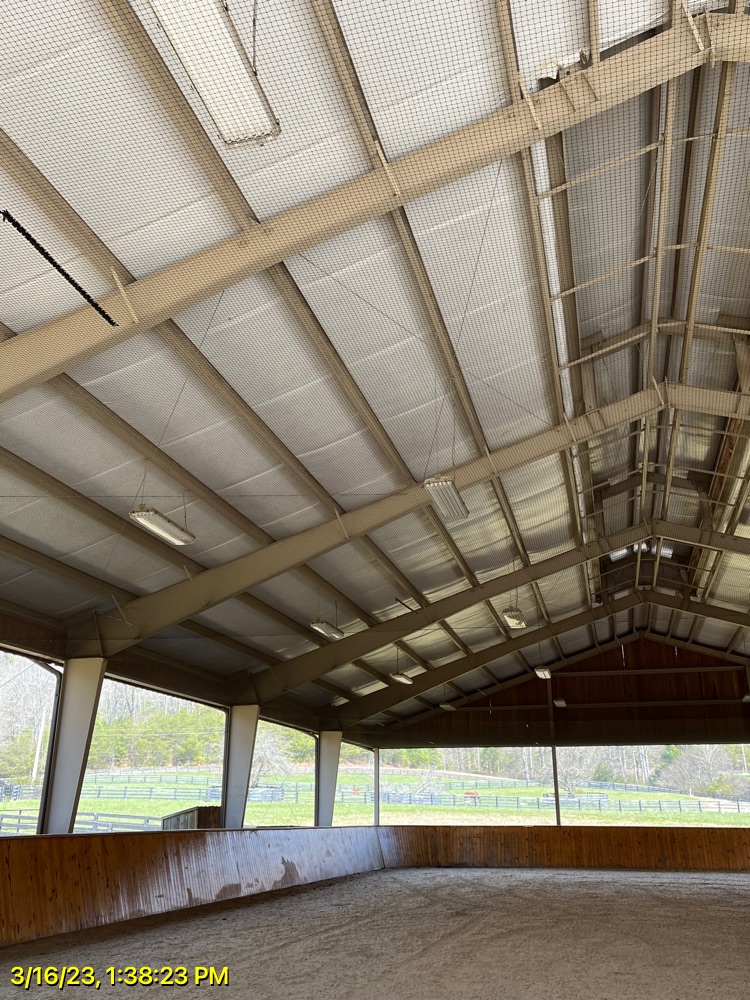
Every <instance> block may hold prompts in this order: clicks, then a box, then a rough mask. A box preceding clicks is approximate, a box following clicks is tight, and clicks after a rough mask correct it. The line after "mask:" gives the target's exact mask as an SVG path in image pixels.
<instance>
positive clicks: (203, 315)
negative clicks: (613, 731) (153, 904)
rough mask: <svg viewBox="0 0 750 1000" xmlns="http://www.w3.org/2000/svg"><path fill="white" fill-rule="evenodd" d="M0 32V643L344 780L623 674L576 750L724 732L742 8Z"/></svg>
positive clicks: (729, 715) (739, 408) (246, 18)
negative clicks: (324, 732) (308, 755)
mask: <svg viewBox="0 0 750 1000" xmlns="http://www.w3.org/2000/svg"><path fill="white" fill-rule="evenodd" d="M0 38H1V39H3V41H4V46H3V49H4V51H5V52H6V53H7V57H6V59H5V61H4V63H3V65H2V67H0V125H2V131H0V211H2V212H3V213H4V215H3V221H2V222H1V223H0V340H1V341H2V343H0V428H1V432H0V441H1V445H2V446H1V447H0V644H4V645H6V646H8V647H15V648H23V649H26V650H30V651H32V652H36V653H38V654H40V655H46V656H51V657H57V658H65V657H71V656H101V655H103V656H105V657H106V658H107V661H108V673H109V674H110V675H111V676H114V677H121V678H124V679H129V680H134V681H137V682H139V683H146V684H149V685H152V686H155V687H159V688H163V689H165V690H170V691H173V692H177V693H183V694H186V695H190V696H192V697H199V698H203V699H206V700H209V701H212V702H215V703H218V704H227V705H228V704H241V703H248V702H250V703H259V704H260V705H261V707H262V714H263V715H264V717H266V718H269V719H274V720H276V721H280V722H286V723H290V724H293V725H297V726H301V727H303V728H307V729H310V730H313V731H315V730H319V729H321V728H328V729H330V728H342V729H343V730H344V732H345V734H346V735H347V738H350V739H352V740H354V741H355V742H362V743H364V744H366V745H371V746H377V745H391V746H392V745H407V744H408V743H409V741H412V742H413V741H421V742H422V744H424V742H432V741H439V742H443V743H451V742H467V741H468V742H469V743H471V742H472V741H483V742H486V741H493V740H497V739H500V740H501V739H506V740H508V739H511V738H512V739H515V740H518V739H520V738H521V737H522V736H523V733H522V731H521V730H520V729H519V728H518V727H517V726H516V724H517V723H518V724H519V725H520V721H519V720H521V717H522V715H523V712H524V711H529V709H528V708H519V706H522V705H524V704H526V703H527V702H525V701H524V699H527V700H528V699H529V698H530V699H531V701H530V702H528V704H536V702H535V701H534V699H535V698H537V699H538V698H540V697H542V695H540V694H539V692H540V691H541V692H544V691H546V690H547V688H546V687H545V684H546V683H547V682H546V681H542V680H540V679H539V678H538V676H537V674H536V673H535V669H538V668H542V667H545V668H548V669H549V670H550V672H551V674H552V675H553V680H554V681H555V682H556V680H557V678H559V677H562V676H564V675H565V674H566V673H568V674H571V676H572V673H571V672H572V671H573V668H574V665H576V664H585V663H588V662H589V661H590V667H589V673H590V674H593V673H594V672H595V669H597V668H601V669H602V670H609V671H610V673H609V674H607V675H606V676H615V673H616V670H615V667H613V666H612V657H613V656H614V657H615V659H616V658H617V656H619V655H620V654H622V663H621V665H620V668H619V669H621V671H622V674H623V676H624V675H625V674H626V673H628V672H629V673H631V674H632V685H631V687H629V688H627V689H623V691H621V692H620V695H619V696H618V699H614V698H609V699H607V698H605V697H603V695H602V691H601V690H600V689H599V688H598V687H597V688H596V696H595V697H594V694H593V693H592V698H591V699H589V702H590V711H589V713H588V714H587V712H586V710H585V708H582V707H581V705H579V708H578V709H577V713H578V714H577V715H576V714H571V715H569V716H568V718H569V719H570V720H573V721H572V722H570V723H569V726H570V739H571V741H572V742H575V739H576V738H578V739H582V738H585V727H586V725H588V724H589V723H590V722H591V720H592V719H593V718H594V717H595V718H596V724H597V725H600V724H601V725H604V723H602V719H604V720H605V722H606V720H607V719H609V720H610V722H611V723H612V724H613V725H614V724H615V723H617V725H620V727H621V731H622V733H623V738H625V736H627V735H631V736H633V737H635V736H636V735H637V733H638V727H639V726H644V725H645V726H647V727H651V728H650V729H649V731H650V732H652V735H653V738H654V739H657V735H658V733H659V732H661V733H662V734H664V733H666V732H667V731H670V732H672V731H674V732H678V729H679V727H677V728H674V727H673V728H672V729H671V730H670V729H669V726H670V721H669V720H672V722H674V719H675V717H676V715H675V713H677V715H679V713H682V715H680V719H681V720H682V723H684V726H683V728H682V729H679V733H680V734H681V735H682V736H683V737H685V736H688V737H689V736H690V732H691V730H690V726H691V725H694V729H693V730H692V731H693V732H694V733H695V734H699V735H700V738H702V739H705V738H706V735H707V733H709V732H710V734H713V738H718V737H720V736H721V734H722V732H724V731H726V732H728V731H729V729H731V730H732V732H733V733H734V732H739V731H740V729H742V728H743V727H745V728H747V727H748V726H750V705H748V703H747V702H743V700H742V699H743V696H744V695H746V694H747V693H748V691H749V690H750V688H749V687H748V676H747V670H746V667H747V663H748V662H750V661H748V659H747V646H746V642H747V640H746V636H747V630H748V628H750V560H749V559H748V556H749V555H750V506H749V504H748V500H749V499H750V434H749V431H750V343H749V340H748V338H749V337H750V192H749V190H748V177H749V176H750V171H749V170H748V167H749V166H750V145H749V140H750V114H749V112H750V16H748V14H747V12H746V10H745V8H744V7H743V6H742V4H740V5H738V4H737V3H736V2H735V0H732V2H731V3H730V4H729V6H728V7H727V5H726V2H724V3H708V4H706V3H704V2H697V3H696V2H693V0H691V2H687V0H682V2H676V0H648V2H645V3H644V2H643V0H638V2H636V0H625V2H617V3H615V2H614V0H572V2H570V3H566V4H562V5H560V4H552V3H550V2H548V0H543V2H541V3H537V4H533V5H531V4H527V3H523V2H522V0H469V2H466V3H462V4H455V3H453V2H451V0H424V2H414V3H403V2H397V0H388V2H386V3H383V2H382V0H356V2H354V0H303V2H299V0H257V3H255V4H253V3H246V2H238V0H230V3H229V4H228V5H224V4H222V3H219V2H218V0H191V2H190V3H187V4H177V3H174V2H173V0H129V2H125V0H71V2H70V3H68V4H65V5H60V4H55V3H52V2H51V0H42V2H40V3H37V4H35V5H34V8H33V10H32V9H31V8H29V6H28V5H27V4H25V3H23V2H21V0H11V2H9V3H7V4H5V5H4V6H3V8H2V10H0ZM626 649H627V650H628V654H627V657H626V656H625V650H626ZM666 649H669V654H668V655H669V656H676V657H677V661H675V662H676V663H678V665H680V669H683V668H684V670H685V671H688V668H690V670H692V671H693V672H696V671H698V672H700V671H701V670H703V671H704V674H705V680H704V682H702V683H701V684H700V685H697V686H696V685H695V684H693V685H692V686H690V685H688V684H687V682H686V684H685V691H686V694H687V697H688V698H690V699H691V700H692V702H693V704H692V708H691V710H690V712H688V713H687V715H685V713H684V712H683V708H682V707H680V706H679V705H678V706H677V707H675V698H674V692H672V696H670V697H667V698H665V697H662V694H660V689H659V686H658V683H657V682H656V681H654V682H653V684H652V687H651V688H649V684H650V683H651V682H650V681H648V680H646V681H644V680H643V679H641V680H639V681H638V683H636V681H635V677H636V675H634V674H633V671H634V670H636V669H638V664H639V663H640V664H641V666H643V667H648V665H649V663H651V662H652V661H653V662H654V663H657V661H658V663H659V664H660V665H661V668H663V670H667V671H669V670H672V671H673V672H674V669H676V667H675V664H674V663H672V662H671V661H669V662H666V661H664V659H663V658H664V655H665V650H666ZM675 651H676V652H675ZM722 663H723V665H724V667H726V670H725V671H724V673H721V677H722V678H723V680H722V684H723V687H721V686H720V685H719V686H718V687H717V685H718V681H717V680H716V678H717V677H718V676H719V673H717V669H716V668H717V665H720V664H722ZM580 669H581V668H580V667H579V668H578V670H580ZM613 671H614V673H613ZM647 676H655V675H647ZM670 676H671V675H670ZM638 677H641V675H638ZM601 682H602V678H600V679H599V681H598V682H597V683H599V684H601ZM659 683H666V682H664V678H663V677H662V678H661V679H660V680H659ZM644 684H645V685H646V687H645V688H644ZM594 687H596V685H594V686H593V687H592V688H591V690H592V692H593V691H594ZM521 689H523V691H524V692H526V693H524V694H523V697H521V696H520V695H517V692H518V691H519V690H521ZM550 690H551V688H550ZM528 692H531V694H529V693H528ZM535 692H536V693H535ZM519 697H521V700H520V701H519V700H518V698H519ZM546 697H547V695H546V694H543V699H546ZM504 698H505V699H507V708H508V712H509V714H508V715H507V718H508V719H510V718H511V716H512V718H513V720H514V721H513V725H511V726H510V727H508V729H507V732H506V733H505V735H503V736H500V737H498V735H497V731H496V730H495V731H493V732H494V736H493V733H492V732H490V728H489V726H488V721H487V720H488V717H489V716H488V713H484V712H479V711H477V712H470V711H469V710H468V709H469V708H470V707H471V706H474V707H476V708H481V707H484V708H497V707H498V706H499V705H502V704H505V702H504V701H503V699H504ZM488 699H493V700H491V701H488ZM514 699H515V700H514ZM677 700H678V701H679V699H677ZM624 701H631V702H632V703H633V707H632V709H631V710H630V711H629V712H626V713H625V715H622V714H621V715H618V714H617V713H618V712H621V711H622V710H621V708H616V707H614V706H615V705H620V704H621V702H624ZM581 704H582V703H581ZM441 706H447V707H441ZM595 706H604V707H603V708H602V707H595ZM607 706H609V707H607ZM452 710H453V711H452ZM498 711H499V709H498ZM550 711H551V709H550ZM558 711H564V709H559V710H558ZM603 713H604V714H603ZM607 713H609V714H607ZM691 713H692V714H691ZM480 719H481V722H480ZM691 719H692V720H693V723H691V722H690V720H691ZM575 720H578V722H576V721H575ZM685 720H687V721H685ZM578 723H580V726H579V730H578V731H577V732H576V725H578ZM682 723H681V725H682ZM496 724H497V726H500V727H502V725H503V724H504V723H503V722H502V721H500V722H497V723H496ZM514 726H516V728H513V727H514ZM660 726H661V729H660V728H659V727H660ZM706 726H708V728H706ZM722 726H724V727H728V728H727V729H726V730H724V729H722ZM467 727H468V728H467ZM712 727H713V728H712ZM563 730H564V725H563ZM592 731H593V730H592ZM619 731H620V730H618V732H619ZM511 733H512V736H511ZM654 734H657V735H654ZM529 738H531V737H529Z"/></svg>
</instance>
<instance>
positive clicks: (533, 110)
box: [518, 77, 544, 132]
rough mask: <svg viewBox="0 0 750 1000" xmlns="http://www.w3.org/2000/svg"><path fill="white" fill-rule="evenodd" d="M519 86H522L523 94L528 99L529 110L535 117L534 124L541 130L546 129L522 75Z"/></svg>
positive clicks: (525, 99)
mask: <svg viewBox="0 0 750 1000" xmlns="http://www.w3.org/2000/svg"><path fill="white" fill-rule="evenodd" d="M518 86H519V87H520V88H521V96H522V97H523V99H524V101H526V104H527V106H528V109H529V112H530V113H531V117H532V118H533V119H534V124H535V125H536V127H537V129H538V130H539V131H540V132H543V131H544V126H543V125H542V122H541V119H540V118H539V115H538V114H537V113H536V108H535V106H534V102H533V101H532V99H531V95H530V94H529V92H528V90H527V89H526V84H525V83H524V82H523V80H522V79H521V78H520V77H519V78H518Z"/></svg>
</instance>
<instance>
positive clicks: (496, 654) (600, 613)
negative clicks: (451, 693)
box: [339, 590, 750, 729]
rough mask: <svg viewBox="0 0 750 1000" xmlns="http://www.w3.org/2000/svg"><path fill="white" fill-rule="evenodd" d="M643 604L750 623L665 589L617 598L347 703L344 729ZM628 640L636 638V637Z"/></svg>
mask: <svg viewBox="0 0 750 1000" xmlns="http://www.w3.org/2000/svg"><path fill="white" fill-rule="evenodd" d="M641 604H652V605H654V606H656V607H662V608H669V609H672V610H675V611H682V612H684V613H686V614H691V615H696V616H698V617H700V618H713V619H715V620H716V621H723V622H728V623H730V624H737V625H744V626H750V614H747V613H745V612H741V611H734V610H732V609H730V608H722V607H718V606H717V605H714V604H705V603H702V602H699V601H689V600H683V599H681V598H679V597H676V596H674V595H671V594H665V593H662V592H661V591H654V590H642V591H639V592H637V593H633V594H630V595H628V596H626V597H621V598H618V599H617V600H615V601H612V602H611V603H609V604H604V605H601V606H600V607H597V608H595V609H594V610H593V611H584V612H582V613H580V614H577V615H572V616H570V617H569V618H564V619H562V620H561V621H558V622H555V623H554V625H552V626H547V627H545V628H541V629H534V630H533V631H530V632H529V633H528V634H525V635H522V636H519V637H518V638H517V639H512V640H511V641H510V642H508V643H497V644H495V645H493V646H488V647H487V648H486V649H483V650H480V651H479V652H478V653H472V654H471V655H469V656H465V657H461V658H460V659H457V660H453V661H451V662H450V663H446V664H444V665H443V666H440V667H438V668H436V669H435V670H432V671H430V673H428V674H421V675H420V676H418V677H415V678H414V684H413V686H411V687H409V688H408V689H405V688H402V689H400V690H399V691H396V690H395V689H394V688H388V689H387V690H383V691H377V692H375V693H374V694H371V695H368V696H367V697H365V698H360V699H357V700H356V701H352V703H351V704H349V705H347V706H346V708H345V709H343V710H342V711H341V712H340V713H339V720H340V722H341V723H342V724H343V725H344V728H345V729H347V728H348V727H349V726H351V725H357V724H358V723H359V722H361V721H362V720H364V719H367V718H370V717H371V716H373V715H378V714H381V713H383V712H387V711H390V710H391V709H393V708H395V707H396V706H397V705H399V704H401V703H403V702H405V701H409V700H410V698H412V697H414V695H423V694H425V693H426V692H427V691H430V690H432V689H434V688H436V687H440V686H441V685H443V684H445V683H447V682H448V681H452V680H456V678H458V677H461V676H462V675H463V674H467V673H469V672H470V671H472V670H476V669H477V667H479V666H482V665H484V664H488V663H492V662H494V661H495V660H498V659H499V658H500V657H503V656H506V655H507V654H508V653H510V652H512V651H513V649H523V648H525V647H527V646H533V645H536V644H537V643H539V642H544V641H545V640H547V639H550V638H551V637H552V635H553V634H558V635H562V634H564V633H566V632H570V631H572V630H573V629H576V628H580V627H581V626H582V625H586V624H589V623H593V622H596V621H601V620H602V619H605V618H609V617H611V616H613V615H615V614H618V613H619V612H621V611H627V610H631V609H634V608H637V607H638V606H639V605H641ZM630 641H632V639H631V640H630ZM670 641H671V639H670ZM622 644H623V639H621V638H619V637H616V638H615V639H614V640H613V642H611V643H608V644H607V645H606V646H602V647H601V649H602V650H604V649H611V648H613V647H614V646H615V645H622ZM599 651H600V649H598V648H593V649H591V650H589V651H587V652H586V653H582V654H580V656H578V657H570V658H566V659H565V660H564V661H560V664H559V665H560V666H565V665H566V664H567V663H571V662H577V660H578V659H585V658H586V657H587V656H588V655H592V654H594V653H597V652H599ZM716 652H717V653H722V651H720V650H717V651H716ZM527 680H533V677H531V678H530V677H529V676H528V674H519V675H518V676H517V677H513V678H509V679H508V681H501V682H499V684H498V685H497V686H495V687H493V688H491V689H488V688H483V689H482V691H479V692H477V694H476V697H483V696H486V695H487V694H491V693H493V691H494V690H501V689H502V687H503V686H508V685H511V684H517V683H521V682H523V681H527ZM469 700H471V699H470V696H467V697H466V698H464V699H461V701H460V702H456V704H459V703H466V702H468V701H469Z"/></svg>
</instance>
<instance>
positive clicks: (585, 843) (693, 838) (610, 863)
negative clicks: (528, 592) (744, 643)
mask: <svg viewBox="0 0 750 1000" xmlns="http://www.w3.org/2000/svg"><path fill="white" fill-rule="evenodd" d="M383 867H386V868H390V867H394V868H398V867H508V868H533V867H539V868H631V869H646V870H648V869H651V870H673V871H691V870H697V871H744V872H747V871H750V830H745V829H738V828H736V829H719V828H704V829H680V828H643V827H583V826H571V827H430V826H413V827H410V826H395V827H377V828H376V827H335V828H333V829H296V830H282V829H277V830H273V829H269V830H179V831H165V832H163V833H157V832H154V833H109V834H106V833H105V834H74V835H71V836H59V837H7V838H0V943H1V944H11V943H14V942H19V941H27V940H32V939H35V938H41V937H46V936H48V935H51V934H59V933H64V932H66V931H75V930H81V929H83V928H86V927H98V926H102V925H104V924H111V923H115V922H117V921H120V920H130V919H133V918H135V917H142V916H148V915H152V914H158V913H165V912H168V911H171V910H180V909H184V908H187V907H191V906H199V905H202V904H207V903H214V902H218V901H220V900H227V899H238V898H241V897H244V896H252V895H256V894H257V893H261V892H267V891H269V890H272V889H282V888H287V887H289V886H295V885H305V884H307V883H309V882H316V881H320V880H322V879H328V878H336V877H340V876H342V875H352V874H355V873H358V872H367V871H375V870H377V869H380V868H383Z"/></svg>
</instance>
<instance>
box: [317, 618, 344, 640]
mask: <svg viewBox="0 0 750 1000" xmlns="http://www.w3.org/2000/svg"><path fill="white" fill-rule="evenodd" d="M310 628H311V629H313V630H314V631H315V632H318V633H319V634H320V635H324V636H325V637H326V639H343V638H344V633H343V632H342V631H341V629H340V628H336V626H335V625H331V623H330V622H310Z"/></svg>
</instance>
